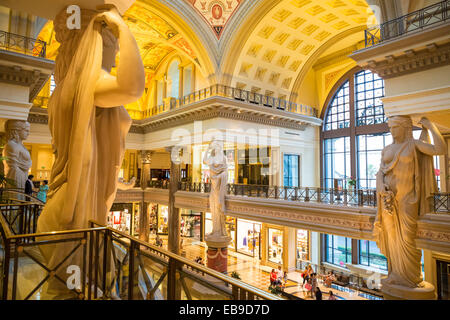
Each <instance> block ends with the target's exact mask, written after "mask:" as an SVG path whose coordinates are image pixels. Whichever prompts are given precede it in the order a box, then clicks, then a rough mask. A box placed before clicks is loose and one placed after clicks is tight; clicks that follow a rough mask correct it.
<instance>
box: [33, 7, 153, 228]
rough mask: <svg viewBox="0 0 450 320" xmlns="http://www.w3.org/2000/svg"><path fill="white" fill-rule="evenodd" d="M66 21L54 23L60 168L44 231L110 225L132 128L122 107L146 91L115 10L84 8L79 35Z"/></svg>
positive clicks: (52, 117)
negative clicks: (114, 70) (113, 72)
mask: <svg viewBox="0 0 450 320" xmlns="http://www.w3.org/2000/svg"><path fill="white" fill-rule="evenodd" d="M67 16H68V14H67V13H66V11H65V10H63V11H61V13H60V14H59V15H57V16H56V19H55V21H54V26H55V35H56V39H57V41H58V42H59V43H60V44H61V45H60V47H59V51H58V56H57V58H56V68H55V81H56V87H55V90H54V92H53V94H52V96H51V98H50V100H49V104H48V114H49V127H50V132H51V134H52V139H53V140H52V147H53V151H54V153H55V163H54V165H53V168H52V171H51V179H50V192H49V193H48V200H47V203H46V206H45V208H44V211H43V212H42V214H41V216H40V218H39V221H38V230H39V231H40V232H42V231H56V230H69V229H77V228H86V227H88V221H89V220H91V219H92V220H95V221H98V222H99V223H102V224H106V217H107V213H108V210H109V209H110V207H111V205H112V203H113V201H114V198H115V194H116V191H117V186H118V183H119V181H118V175H119V170H120V166H121V164H122V160H123V156H124V152H125V137H126V135H127V133H128V130H129V129H130V126H131V118H130V116H129V115H128V112H127V111H126V110H125V108H124V107H123V106H120V105H122V104H127V103H131V102H134V101H136V100H137V99H138V98H139V97H140V96H141V94H142V92H143V89H144V85H145V74H144V68H143V64H142V60H141V57H140V53H139V50H138V46H137V44H136V41H135V39H134V37H133V35H132V33H131V32H130V30H129V29H128V27H127V25H126V24H125V22H124V21H123V19H122V17H121V16H120V14H119V13H118V12H117V10H116V9H111V10H108V11H105V12H98V11H91V10H83V9H82V10H81V29H80V30H77V29H68V28H67V26H66V19H67ZM117 40H118V41H117ZM117 42H118V43H117ZM119 47H120V62H119V65H118V67H117V76H113V75H111V74H110V71H111V68H112V67H114V66H115V57H116V54H117V51H118V49H119Z"/></svg>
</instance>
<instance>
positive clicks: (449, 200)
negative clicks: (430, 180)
mask: <svg viewBox="0 0 450 320" xmlns="http://www.w3.org/2000/svg"><path fill="white" fill-rule="evenodd" d="M433 200H434V212H435V213H447V214H450V193H435V194H434V195H433Z"/></svg>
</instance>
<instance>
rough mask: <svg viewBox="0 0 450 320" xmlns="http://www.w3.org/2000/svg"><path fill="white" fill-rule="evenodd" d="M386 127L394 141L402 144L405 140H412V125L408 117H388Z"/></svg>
mask: <svg viewBox="0 0 450 320" xmlns="http://www.w3.org/2000/svg"><path fill="white" fill-rule="evenodd" d="M388 125H389V129H390V131H391V134H392V138H393V139H394V141H396V142H403V141H405V140H407V139H410V138H411V139H412V137H413V134H412V128H413V124H412V120H411V117H410V116H393V117H389V119H388Z"/></svg>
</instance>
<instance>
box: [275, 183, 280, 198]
mask: <svg viewBox="0 0 450 320" xmlns="http://www.w3.org/2000/svg"><path fill="white" fill-rule="evenodd" d="M274 190H275V199H278V197H279V195H278V186H275V187H274Z"/></svg>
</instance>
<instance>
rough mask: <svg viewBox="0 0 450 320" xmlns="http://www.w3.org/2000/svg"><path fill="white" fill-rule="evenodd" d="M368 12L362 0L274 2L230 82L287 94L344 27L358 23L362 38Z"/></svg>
mask: <svg viewBox="0 0 450 320" xmlns="http://www.w3.org/2000/svg"><path fill="white" fill-rule="evenodd" d="M369 17H373V13H372V11H371V9H370V8H369V7H368V5H367V2H366V1H364V0H345V1H344V0H282V1H280V3H279V4H278V5H276V6H275V7H274V8H273V9H272V10H271V11H269V12H267V14H266V15H265V16H264V18H263V19H261V20H260V22H259V23H258V25H257V26H256V27H255V28H254V29H253V30H252V31H251V34H250V36H249V38H248V40H247V42H246V43H245V46H244V47H243V50H242V51H241V53H240V55H239V58H238V60H237V64H236V66H235V70H234V77H233V82H232V86H236V87H241V88H245V89H247V90H253V91H259V92H260V93H265V92H270V93H275V94H276V95H278V96H282V95H287V96H288V97H289V94H290V93H291V92H292V90H293V89H294V90H295V89H296V88H293V87H294V83H295V81H296V79H297V77H298V75H299V74H300V71H301V70H302V68H303V67H304V66H305V65H306V64H307V62H308V60H309V59H311V58H312V57H314V55H315V54H317V53H318V52H320V51H322V50H324V46H323V45H324V44H325V43H327V41H329V40H330V39H333V37H336V36H338V35H339V34H342V33H344V32H346V31H349V30H350V29H355V28H357V27H360V31H359V32H361V39H362V37H363V36H364V34H363V31H362V29H363V27H365V26H366V24H367V21H368V18H369ZM339 41H343V40H342V39H340V40H339ZM328 44H329V45H331V44H332V43H330V42H328ZM317 58H319V57H315V59H317Z"/></svg>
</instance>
